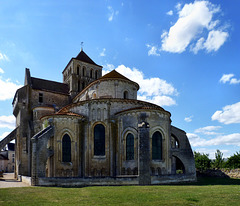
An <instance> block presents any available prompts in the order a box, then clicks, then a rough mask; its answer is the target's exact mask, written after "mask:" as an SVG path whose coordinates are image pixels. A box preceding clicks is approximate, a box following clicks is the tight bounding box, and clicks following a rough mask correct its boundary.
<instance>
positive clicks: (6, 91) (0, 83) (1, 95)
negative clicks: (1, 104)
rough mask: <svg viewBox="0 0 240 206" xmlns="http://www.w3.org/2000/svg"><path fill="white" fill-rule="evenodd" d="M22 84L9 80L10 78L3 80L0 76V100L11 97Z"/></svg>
mask: <svg viewBox="0 0 240 206" xmlns="http://www.w3.org/2000/svg"><path fill="white" fill-rule="evenodd" d="M20 87H22V85H19V84H16V83H14V82H11V80H9V79H7V80H4V79H2V78H1V76H0V101H1V100H7V99H12V98H13V97H14V94H15V92H16V90H17V89H19V88H20Z"/></svg>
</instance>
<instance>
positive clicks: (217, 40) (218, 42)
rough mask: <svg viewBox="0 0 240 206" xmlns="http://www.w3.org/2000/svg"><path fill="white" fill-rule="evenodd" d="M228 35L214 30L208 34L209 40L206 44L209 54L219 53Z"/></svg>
mask: <svg viewBox="0 0 240 206" xmlns="http://www.w3.org/2000/svg"><path fill="white" fill-rule="evenodd" d="M227 37H228V33H227V32H223V31H215V30H212V31H210V32H209V33H208V38H207V40H206V42H205V43H204V48H206V50H207V52H211V51H217V50H218V49H219V48H220V47H221V46H222V45H223V44H224V42H225V41H226V40H227Z"/></svg>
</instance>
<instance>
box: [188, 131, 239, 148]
mask: <svg viewBox="0 0 240 206" xmlns="http://www.w3.org/2000/svg"><path fill="white" fill-rule="evenodd" d="M187 137H188V138H189V141H190V143H191V145H192V146H193V147H204V146H213V145H215V146H216V145H235V146H240V133H233V134H229V135H220V136H217V137H215V138H212V139H209V140H206V139H204V138H201V137H199V136H198V135H197V134H194V133H187Z"/></svg>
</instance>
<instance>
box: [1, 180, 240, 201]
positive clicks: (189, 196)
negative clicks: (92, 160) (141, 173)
mask: <svg viewBox="0 0 240 206" xmlns="http://www.w3.org/2000/svg"><path fill="white" fill-rule="evenodd" d="M65 204H67V205H240V180H234V179H219V178H201V179H200V181H198V183H195V184H187V185H159V186H118V187H115V186H114V187H106V186H103V187H83V188H61V187H24V188H4V189H0V205H65Z"/></svg>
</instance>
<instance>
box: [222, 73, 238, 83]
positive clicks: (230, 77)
mask: <svg viewBox="0 0 240 206" xmlns="http://www.w3.org/2000/svg"><path fill="white" fill-rule="evenodd" d="M234 76H235V75H234V74H223V75H222V77H221V79H220V80H219V82H221V83H224V84H225V83H227V82H229V83H230V84H239V83H240V79H237V78H233V77H234Z"/></svg>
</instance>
